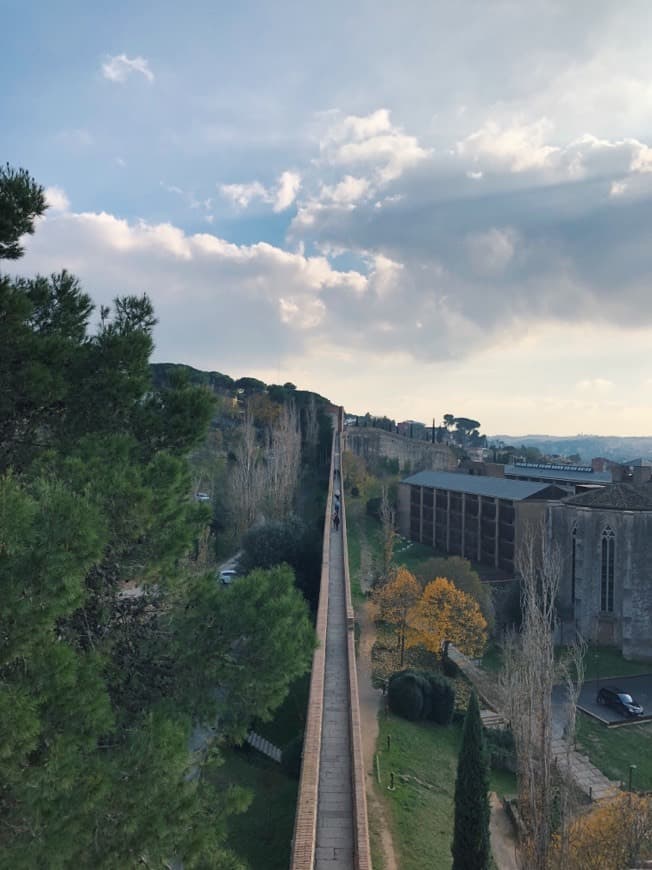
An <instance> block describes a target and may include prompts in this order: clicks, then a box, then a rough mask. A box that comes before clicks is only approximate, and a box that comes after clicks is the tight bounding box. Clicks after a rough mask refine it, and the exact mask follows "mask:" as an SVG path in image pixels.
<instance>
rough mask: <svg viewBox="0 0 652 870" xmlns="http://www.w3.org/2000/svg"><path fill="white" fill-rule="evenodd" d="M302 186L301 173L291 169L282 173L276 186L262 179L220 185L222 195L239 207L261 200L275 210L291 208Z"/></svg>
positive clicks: (280, 210) (245, 206)
mask: <svg viewBox="0 0 652 870" xmlns="http://www.w3.org/2000/svg"><path fill="white" fill-rule="evenodd" d="M300 188H301V175H300V174H299V173H298V172H294V171H292V170H289V169H288V170H286V171H285V172H282V173H281V175H280V176H279V179H278V182H277V183H276V186H275V187H265V185H264V184H261V182H260V181H249V182H245V183H244V184H220V185H218V190H219V191H220V193H221V194H222V196H223V197H224V198H225V199H228V200H230V201H231V202H232V203H233V205H235V206H237V207H238V208H247V207H248V206H249V205H251V203H252V202H254V201H255V200H259V201H260V202H263V203H265V204H266V205H271V206H272V207H273V211H275V212H282V211H285V210H286V209H288V208H290V206H291V205H292V204H293V203H294V201H295V200H296V198H297V194H298V192H299V190H300Z"/></svg>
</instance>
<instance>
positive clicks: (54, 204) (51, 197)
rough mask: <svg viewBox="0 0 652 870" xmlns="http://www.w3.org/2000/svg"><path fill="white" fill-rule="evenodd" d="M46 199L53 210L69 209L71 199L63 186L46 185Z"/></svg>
mask: <svg viewBox="0 0 652 870" xmlns="http://www.w3.org/2000/svg"><path fill="white" fill-rule="evenodd" d="M45 200H46V202H47V204H48V206H49V207H50V210H51V211H68V208H69V207H70V200H69V199H68V197H67V196H66V192H65V190H64V189H63V188H62V187H56V186H53V187H46V188H45Z"/></svg>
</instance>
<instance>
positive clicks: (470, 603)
mask: <svg viewBox="0 0 652 870" xmlns="http://www.w3.org/2000/svg"><path fill="white" fill-rule="evenodd" d="M407 626H408V629H407V646H409V647H411V646H423V647H425V648H426V649H428V650H430V651H431V652H434V653H435V654H436V655H439V654H440V653H441V647H442V644H443V642H444V641H445V640H449V641H451V642H452V643H454V644H455V646H456V647H457V648H458V649H459V650H460V651H461V652H463V653H464V654H465V655H467V656H470V657H471V658H476V657H477V656H479V655H480V654H481V653H482V650H483V649H484V646H485V644H486V642H487V620H486V619H485V618H484V616H483V615H482V612H481V610H480V606H479V604H478V602H477V601H476V600H475V599H474V598H473V597H472V596H471V595H468V594H467V593H466V592H461V591H460V590H459V589H458V588H457V587H456V586H455V584H454V583H451V582H450V580H447V579H446V578H445V577H437V578H436V579H435V580H433V581H432V583H428V585H427V586H426V588H425V589H424V590H423V595H422V596H421V598H420V599H419V601H418V602H417V603H416V604H415V605H414V607H413V608H412V609H411V610H410V612H409V613H408V616H407Z"/></svg>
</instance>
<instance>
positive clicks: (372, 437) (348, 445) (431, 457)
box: [344, 426, 457, 473]
mask: <svg viewBox="0 0 652 870" xmlns="http://www.w3.org/2000/svg"><path fill="white" fill-rule="evenodd" d="M344 449H345V450H350V451H351V452H352V453H355V454H356V455H357V456H362V457H363V458H364V459H370V460H374V459H397V460H398V462H399V465H400V468H401V471H402V472H405V473H408V472H409V473H414V472H416V471H430V470H433V471H454V470H455V469H456V468H457V459H456V457H455V454H454V453H453V451H452V450H450V449H449V448H448V447H447V446H446V445H445V444H431V443H430V442H429V441H417V440H415V439H412V438H405V437H403V436H402V435H395V434H394V433H392V432H386V431H385V430H384V429H374V428H372V427H364V426H349V427H348V428H347V429H346V430H345V432H344Z"/></svg>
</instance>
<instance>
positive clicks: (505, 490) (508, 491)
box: [402, 471, 562, 501]
mask: <svg viewBox="0 0 652 870" xmlns="http://www.w3.org/2000/svg"><path fill="white" fill-rule="evenodd" d="M402 483H409V484H410V485H411V486H427V487H429V488H431V489H450V490H451V492H466V493H468V494H469V495H484V496H487V497H488V498H505V499H509V500H510V501H523V500H524V499H526V498H532V497H534V496H537V495H539V496H540V497H541V498H557V497H558V494H559V495H561V494H562V491H561V490H558V491H557V492H555V488H554V487H551V486H550V485H549V484H547V483H529V482H527V481H524V480H508V479H506V478H504V477H481V476H479V475H476V474H461V473H459V472H455V471H420V472H418V474H413V475H412V476H411V477H407V478H406V479H405V480H403V481H402ZM544 493H545V495H544Z"/></svg>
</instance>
